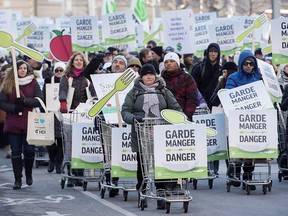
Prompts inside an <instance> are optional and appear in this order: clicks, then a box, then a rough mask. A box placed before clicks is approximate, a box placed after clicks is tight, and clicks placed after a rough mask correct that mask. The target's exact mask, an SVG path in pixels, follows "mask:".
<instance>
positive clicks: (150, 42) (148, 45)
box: [146, 40, 157, 49]
mask: <svg viewBox="0 0 288 216" xmlns="http://www.w3.org/2000/svg"><path fill="white" fill-rule="evenodd" d="M156 46H157V43H156V42H155V41H154V40H149V41H148V42H147V46H146V48H148V49H152V48H153V47H156Z"/></svg>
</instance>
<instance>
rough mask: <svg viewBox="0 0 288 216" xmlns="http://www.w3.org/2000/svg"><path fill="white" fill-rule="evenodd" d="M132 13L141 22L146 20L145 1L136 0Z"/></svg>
mask: <svg viewBox="0 0 288 216" xmlns="http://www.w3.org/2000/svg"><path fill="white" fill-rule="evenodd" d="M134 12H135V14H136V16H137V17H138V18H139V19H140V21H141V22H144V21H146V20H147V19H148V17H147V10H146V2H145V0H137V2H136V7H135V9H134Z"/></svg>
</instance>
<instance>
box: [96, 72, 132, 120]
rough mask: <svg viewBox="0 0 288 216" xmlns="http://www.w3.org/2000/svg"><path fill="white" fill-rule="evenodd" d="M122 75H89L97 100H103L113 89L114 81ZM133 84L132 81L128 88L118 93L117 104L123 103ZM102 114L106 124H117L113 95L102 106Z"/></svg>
mask: <svg viewBox="0 0 288 216" xmlns="http://www.w3.org/2000/svg"><path fill="white" fill-rule="evenodd" d="M121 75H122V73H110V74H93V75H91V79H92V82H93V85H94V88H95V91H96V94H97V96H98V100H100V99H101V98H103V97H104V96H105V95H107V94H108V93H109V92H111V91H112V90H113V89H114V85H115V81H116V80H117V79H118V78H119V77H120V76H121ZM133 85H134V82H133V81H132V82H131V83H130V84H129V86H128V87H127V88H126V89H125V90H123V91H119V92H118V95H119V103H120V106H122V104H123V103H124V100H125V97H126V94H127V92H128V91H130V89H132V87H133ZM102 112H103V114H104V118H105V120H106V122H109V123H110V124H118V118H117V107H116V101H115V95H113V96H112V97H111V98H110V100H109V101H108V102H107V103H106V104H105V105H104V107H103V108H102Z"/></svg>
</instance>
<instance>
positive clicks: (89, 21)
mask: <svg viewBox="0 0 288 216" xmlns="http://www.w3.org/2000/svg"><path fill="white" fill-rule="evenodd" d="M70 24H71V34H72V35H71V36H72V49H73V50H74V51H80V52H87V51H99V30H98V18H97V16H73V17H71V22H70Z"/></svg>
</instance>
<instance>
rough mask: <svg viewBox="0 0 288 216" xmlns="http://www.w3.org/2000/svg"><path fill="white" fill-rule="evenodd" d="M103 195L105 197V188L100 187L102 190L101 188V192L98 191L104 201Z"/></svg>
mask: <svg viewBox="0 0 288 216" xmlns="http://www.w3.org/2000/svg"><path fill="white" fill-rule="evenodd" d="M104 195H105V188H104V187H102V188H101V191H100V196H101V199H104Z"/></svg>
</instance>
